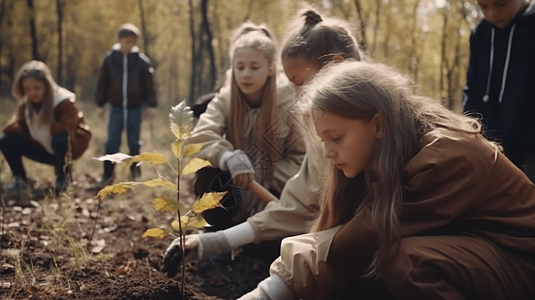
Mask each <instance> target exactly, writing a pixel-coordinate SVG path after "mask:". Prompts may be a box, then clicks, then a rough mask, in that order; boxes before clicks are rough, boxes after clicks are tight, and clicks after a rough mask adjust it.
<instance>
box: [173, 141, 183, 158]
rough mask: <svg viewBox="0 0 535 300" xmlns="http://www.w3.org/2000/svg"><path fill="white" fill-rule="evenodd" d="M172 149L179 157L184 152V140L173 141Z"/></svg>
mask: <svg viewBox="0 0 535 300" xmlns="http://www.w3.org/2000/svg"><path fill="white" fill-rule="evenodd" d="M171 150H173V153H174V154H175V156H176V157H177V158H180V155H181V153H182V141H179V140H176V141H175V142H174V143H172V144H171Z"/></svg>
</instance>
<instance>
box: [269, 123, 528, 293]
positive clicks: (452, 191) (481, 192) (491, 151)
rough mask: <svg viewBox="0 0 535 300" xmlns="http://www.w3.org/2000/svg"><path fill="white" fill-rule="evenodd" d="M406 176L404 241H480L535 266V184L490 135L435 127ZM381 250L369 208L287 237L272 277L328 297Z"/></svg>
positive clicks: (360, 270)
mask: <svg viewBox="0 0 535 300" xmlns="http://www.w3.org/2000/svg"><path fill="white" fill-rule="evenodd" d="M404 178H405V180H404V185H405V188H406V190H405V192H406V196H405V201H404V204H403V207H402V213H401V216H400V219H401V221H400V222H401V230H402V239H404V238H408V237H415V236H445V235H449V236H473V237H476V238H479V239H482V240H485V241H488V243H489V245H491V247H494V248H496V249H499V250H500V251H503V252H504V253H515V255H518V256H519V257H524V260H522V261H523V262H524V263H525V264H528V263H530V264H531V265H533V262H530V261H529V260H528V259H526V258H530V257H533V255H534V254H535V186H534V185H533V184H532V183H531V181H530V180H529V179H528V178H527V177H526V176H525V174H524V173H523V172H522V171H521V170H520V169H518V168H517V167H516V166H515V165H514V164H512V163H511V162H510V161H509V160H508V159H507V158H506V157H505V156H504V155H503V154H502V153H500V152H498V151H497V150H496V149H495V147H493V146H492V145H491V144H490V143H488V142H487V141H486V140H485V139H484V138H482V137H481V136H479V135H478V136H475V135H468V134H463V133H457V132H452V131H449V130H446V129H437V130H434V131H432V132H430V133H428V134H426V135H425V136H424V138H423V139H422V144H421V150H420V151H419V152H418V153H417V154H416V155H415V156H414V157H413V158H412V159H411V160H410V161H409V162H408V163H407V165H406V166H405V174H404ZM376 246H377V233H376V231H375V228H374V227H373V226H372V225H371V213H370V210H369V209H367V208H364V209H362V210H361V211H360V212H359V213H358V214H356V215H355V216H354V217H353V219H352V220H350V221H349V222H348V223H346V224H344V225H341V226H337V227H335V228H332V229H330V230H326V231H322V232H317V233H311V234H306V235H301V236H297V237H292V238H286V239H284V240H283V243H282V246H281V257H280V258H278V259H277V260H276V261H275V262H274V263H273V264H272V266H271V274H277V275H279V276H280V277H281V278H282V279H283V280H284V281H285V282H286V283H287V284H288V285H289V286H290V287H292V288H293V289H294V291H295V292H296V293H297V294H298V295H299V296H300V297H301V298H303V299H328V297H329V296H331V295H333V294H334V293H335V292H336V291H338V290H340V289H341V288H343V287H345V286H347V284H349V283H350V282H352V281H355V280H358V278H359V276H361V275H362V274H363V272H364V270H365V268H366V267H367V266H368V265H369V263H370V258H371V255H372V254H373V253H374V251H375V250H376ZM520 274H521V273H518V274H517V278H518V279H520V278H523V277H522V276H521V275H520Z"/></svg>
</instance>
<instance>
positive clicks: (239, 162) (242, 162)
mask: <svg viewBox="0 0 535 300" xmlns="http://www.w3.org/2000/svg"><path fill="white" fill-rule="evenodd" d="M219 165H220V168H221V169H222V170H223V171H226V170H229V171H230V175H231V176H232V183H233V184H234V185H236V186H239V187H242V188H244V189H248V188H249V184H251V183H252V181H253V180H254V178H253V176H252V175H253V174H254V173H255V172H254V167H253V164H252V163H251V161H250V160H249V157H247V154H245V153H244V152H243V151H241V150H235V151H234V152H230V151H226V152H225V153H223V155H221V158H220V160H219Z"/></svg>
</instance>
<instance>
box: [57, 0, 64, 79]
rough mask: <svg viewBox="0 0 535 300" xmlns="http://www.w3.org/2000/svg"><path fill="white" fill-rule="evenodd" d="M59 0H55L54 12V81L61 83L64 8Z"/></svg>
mask: <svg viewBox="0 0 535 300" xmlns="http://www.w3.org/2000/svg"><path fill="white" fill-rule="evenodd" d="M61 2H62V1H61V0H56V12H57V15H58V69H57V76H56V77H57V78H56V82H57V83H58V84H59V85H60V86H61V85H63V29H62V25H63V9H64V8H65V7H64V6H63V5H64V4H66V3H64V4H62V3H61Z"/></svg>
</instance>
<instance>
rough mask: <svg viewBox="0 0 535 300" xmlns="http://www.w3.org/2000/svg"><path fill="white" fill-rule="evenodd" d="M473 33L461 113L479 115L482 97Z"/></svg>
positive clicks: (472, 34) (473, 34)
mask: <svg viewBox="0 0 535 300" xmlns="http://www.w3.org/2000/svg"><path fill="white" fill-rule="evenodd" d="M475 33H476V31H475V30H474V31H472V33H471V35H470V62H469V65H468V71H467V74H466V86H465V87H464V91H463V100H462V104H463V111H464V112H465V113H481V108H480V106H481V105H482V104H483V102H482V101H483V96H484V95H481V93H480V91H481V89H480V87H479V81H478V78H479V76H480V75H479V73H480V72H479V68H478V65H477V60H476V55H477V51H478V49H476V43H475Z"/></svg>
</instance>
